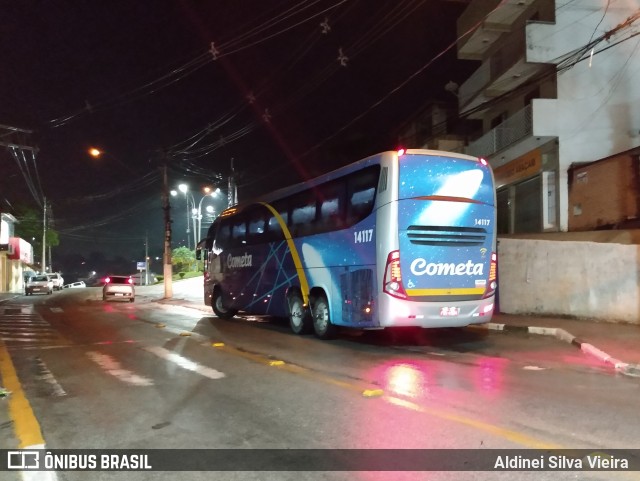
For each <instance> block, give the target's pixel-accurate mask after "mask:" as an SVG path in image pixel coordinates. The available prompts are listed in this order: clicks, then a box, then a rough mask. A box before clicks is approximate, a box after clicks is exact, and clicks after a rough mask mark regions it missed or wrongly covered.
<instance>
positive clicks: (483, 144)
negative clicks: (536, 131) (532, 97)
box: [466, 105, 533, 157]
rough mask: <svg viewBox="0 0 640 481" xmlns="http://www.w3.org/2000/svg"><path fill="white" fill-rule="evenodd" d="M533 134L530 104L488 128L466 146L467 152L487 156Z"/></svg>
mask: <svg viewBox="0 0 640 481" xmlns="http://www.w3.org/2000/svg"><path fill="white" fill-rule="evenodd" d="M532 134H533V122H532V115H531V105H527V106H526V107H525V108H524V109H522V110H520V111H519V112H518V113H516V114H515V115H512V116H511V117H509V118H508V119H507V120H505V121H504V122H502V123H501V124H500V125H498V126H497V127H496V128H495V129H492V130H490V131H489V132H487V133H486V134H484V135H483V136H482V137H480V138H479V139H478V140H476V141H474V142H471V143H470V144H469V146H468V147H467V149H466V150H467V154H469V155H473V156H477V157H488V156H490V155H492V154H495V153H496V152H498V151H500V150H502V149H505V148H507V147H509V146H510V145H511V144H514V143H516V142H518V141H520V140H522V139H524V138H525V137H528V136H530V135H532Z"/></svg>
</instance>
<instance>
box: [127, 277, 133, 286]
mask: <svg viewBox="0 0 640 481" xmlns="http://www.w3.org/2000/svg"><path fill="white" fill-rule="evenodd" d="M127 282H128V283H129V284H132V285H133V279H132V278H131V277H129V279H128V280H127Z"/></svg>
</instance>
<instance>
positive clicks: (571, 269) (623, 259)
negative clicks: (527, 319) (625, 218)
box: [498, 238, 640, 324]
mask: <svg viewBox="0 0 640 481" xmlns="http://www.w3.org/2000/svg"><path fill="white" fill-rule="evenodd" d="M498 244H499V245H498V281H499V302H500V311H501V312H504V313H509V314H539V315H567V316H572V317H578V318H591V319H598V320H602V321H618V322H620V321H621V322H629V323H634V324H640V286H639V282H638V281H639V277H640V273H639V269H640V263H639V259H640V245H633V244H632V245H623V244H612V243H598V242H580V241H578V242H576V241H552V240H533V239H504V238H503V239H500V240H499V242H498Z"/></svg>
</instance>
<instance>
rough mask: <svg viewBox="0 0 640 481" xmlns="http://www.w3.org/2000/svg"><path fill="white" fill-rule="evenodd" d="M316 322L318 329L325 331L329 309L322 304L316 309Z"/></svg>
mask: <svg viewBox="0 0 640 481" xmlns="http://www.w3.org/2000/svg"><path fill="white" fill-rule="evenodd" d="M315 320H316V325H317V326H318V328H319V329H320V330H322V331H324V329H326V327H327V307H326V306H325V305H324V303H322V302H321V303H320V304H319V305H318V307H317V308H316V315H315Z"/></svg>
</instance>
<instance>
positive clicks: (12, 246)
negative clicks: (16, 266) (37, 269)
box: [7, 237, 33, 264]
mask: <svg viewBox="0 0 640 481" xmlns="http://www.w3.org/2000/svg"><path fill="white" fill-rule="evenodd" d="M7 258H8V259H12V260H20V261H22V262H24V263H25V264H33V247H32V246H31V244H29V243H28V242H27V241H26V240H24V239H22V238H20V237H9V251H8V254H7Z"/></svg>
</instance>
